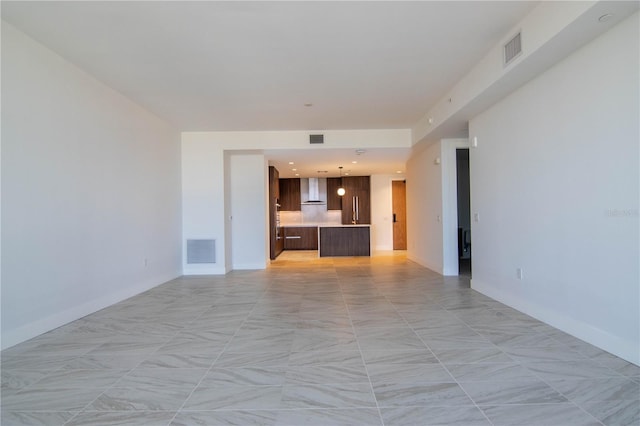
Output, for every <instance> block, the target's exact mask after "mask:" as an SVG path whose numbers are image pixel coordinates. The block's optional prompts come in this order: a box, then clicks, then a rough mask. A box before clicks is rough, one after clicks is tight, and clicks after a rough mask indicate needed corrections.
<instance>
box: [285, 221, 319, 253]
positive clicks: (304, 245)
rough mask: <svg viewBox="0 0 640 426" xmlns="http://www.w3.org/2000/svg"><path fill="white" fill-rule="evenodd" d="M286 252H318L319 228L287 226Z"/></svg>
mask: <svg viewBox="0 0 640 426" xmlns="http://www.w3.org/2000/svg"><path fill="white" fill-rule="evenodd" d="M284 249H285V250H318V227H317V226H287V227H285V228H284Z"/></svg>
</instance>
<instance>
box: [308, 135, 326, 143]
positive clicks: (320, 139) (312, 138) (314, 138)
mask: <svg viewBox="0 0 640 426" xmlns="http://www.w3.org/2000/svg"><path fill="white" fill-rule="evenodd" d="M309 143H324V135H309Z"/></svg>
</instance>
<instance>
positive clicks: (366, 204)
mask: <svg viewBox="0 0 640 426" xmlns="http://www.w3.org/2000/svg"><path fill="white" fill-rule="evenodd" d="M342 186H343V187H344V189H345V191H346V192H345V194H344V195H343V196H342V223H343V224H344V225H349V224H354V223H371V201H370V192H371V184H370V178H369V176H346V177H342Z"/></svg>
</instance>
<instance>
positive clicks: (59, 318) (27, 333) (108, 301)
mask: <svg viewBox="0 0 640 426" xmlns="http://www.w3.org/2000/svg"><path fill="white" fill-rule="evenodd" d="M179 276H180V275H171V276H164V277H162V278H158V279H153V280H147V281H145V282H143V283H139V284H137V285H134V286H131V287H127V288H126V289H123V290H121V291H118V292H115V293H111V294H106V295H104V296H102V297H100V298H98V299H94V300H91V301H89V302H86V303H83V304H82V305H79V306H74V307H73V308H70V309H67V310H64V311H61V312H57V313H55V314H53V315H49V316H48V317H45V318H41V319H38V320H36V321H32V322H30V323H27V324H24V325H22V326H20V327H17V328H15V329H13V330H4V331H3V332H2V343H1V348H2V349H6V348H10V347H11V346H15V345H17V344H18V343H22V342H24V341H26V340H29V339H32V338H34V337H36V336H39V335H41V334H43V333H46V332H48V331H51V330H53V329H56V328H58V327H60V326H63V325H65V324H68V323H70V322H72V321H75V320H77V319H80V318H82V317H85V316H87V315H89V314H92V313H94V312H97V311H99V310H101V309H104V308H106V307H108V306H111V305H113V304H115V303H118V302H121V301H123V300H125V299H128V298H130V297H133V296H135V295H137V294H140V293H142V292H145V291H147V290H149V289H152V288H154V287H157V286H159V285H161V284H164V283H166V282H168V281H171V280H172V279H175V278H177V277H179Z"/></svg>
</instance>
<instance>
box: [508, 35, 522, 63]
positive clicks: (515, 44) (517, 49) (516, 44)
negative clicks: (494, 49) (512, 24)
mask: <svg viewBox="0 0 640 426" xmlns="http://www.w3.org/2000/svg"><path fill="white" fill-rule="evenodd" d="M520 54H522V36H521V33H518V34H516V35H515V37H513V38H512V39H511V40H509V41H508V42H507V44H505V45H504V64H505V65H508V64H509V63H510V62H511V61H513V60H514V59H515V58H517V57H518V56H520Z"/></svg>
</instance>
